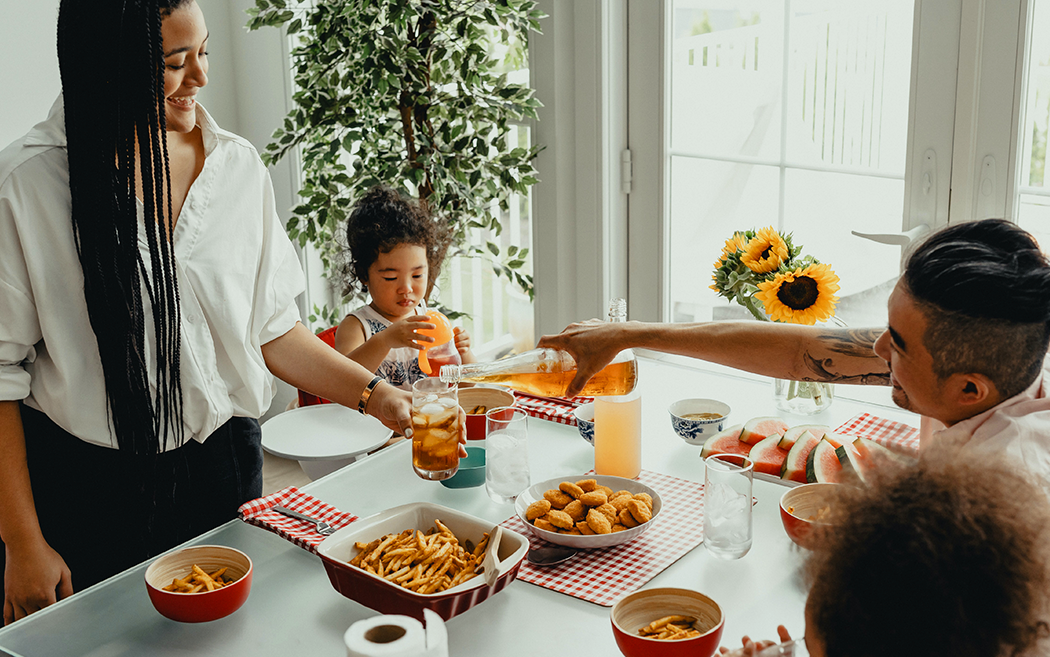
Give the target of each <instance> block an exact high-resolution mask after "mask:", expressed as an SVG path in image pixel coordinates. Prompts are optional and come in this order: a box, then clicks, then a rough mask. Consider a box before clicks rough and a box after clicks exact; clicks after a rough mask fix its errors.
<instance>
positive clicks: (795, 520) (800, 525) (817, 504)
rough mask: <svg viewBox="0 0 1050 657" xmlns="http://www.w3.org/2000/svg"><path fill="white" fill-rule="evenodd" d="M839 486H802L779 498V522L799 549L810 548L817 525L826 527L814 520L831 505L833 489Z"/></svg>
mask: <svg viewBox="0 0 1050 657" xmlns="http://www.w3.org/2000/svg"><path fill="white" fill-rule="evenodd" d="M838 485H839V484H829V483H816V484H803V485H801V486H796V487H794V488H789V489H788V490H787V491H785V492H784V494H783V495H781V496H780V520H781V522H783V523H784V531H786V532H787V535H788V537H789V538H790V539H791V540H792V541H794V543H795V545H798V546H799V547H804V548H809V547H810V546H811V534H812V533H813V529H814V528H815V527H817V526H818V525H826V524H827V523H825V522H818V521H817V520H815V519H812V520H811V518H815V517H816V515H817V514H818V513H819V512H820V510H821V509H824V508H827V507H828V506H829V505H830V504H831V499H832V495H833V494H834V491H835V487H836V486H838ZM789 509H790V510H789Z"/></svg>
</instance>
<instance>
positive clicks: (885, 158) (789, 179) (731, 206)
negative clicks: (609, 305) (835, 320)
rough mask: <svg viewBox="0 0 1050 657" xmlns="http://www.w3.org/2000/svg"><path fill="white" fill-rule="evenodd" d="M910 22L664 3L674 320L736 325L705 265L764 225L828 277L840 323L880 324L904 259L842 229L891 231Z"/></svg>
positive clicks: (803, 10) (837, 9)
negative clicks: (668, 36) (832, 275)
mask: <svg viewBox="0 0 1050 657" xmlns="http://www.w3.org/2000/svg"><path fill="white" fill-rule="evenodd" d="M788 7H790V15H789V16H788V9H787V8H788ZM913 12H914V1H913V0H876V1H874V2H866V3H843V2H841V1H839V0H793V1H792V2H790V3H787V2H785V1H784V0H675V2H674V3H673V12H672V19H671V20H673V26H672V30H673V42H672V45H671V48H672V56H671V60H672V64H671V74H670V89H669V92H668V93H669V106H670V108H671V131H670V144H669V149H668V150H669V157H670V169H671V175H670V186H671V194H670V197H671V204H670V217H669V221H668V225H669V230H668V239H669V240H670V242H669V247H668V249H669V253H670V259H669V260H670V262H669V272H668V275H669V279H668V280H669V281H670V283H669V287H670V301H671V317H670V319H673V320H678V321H683V320H691V319H694V318H695V319H699V320H703V319H709V318H711V317H712V316H713V317H714V318H716V319H718V318H720V317H732V316H746V314H745V312H746V311H743V309H741V308H738V307H735V306H728V307H727V304H728V302H726V301H725V300H723V299H718V297H717V296H716V295H715V294H714V292H712V291H710V290H708V289H707V285H708V281H709V279H710V271H711V269H712V266H711V265H712V264H713V263H714V261H715V260H716V259H717V257H718V255H719V253H720V251H721V248H722V245H723V243H724V241H725V239H726V238H727V237H729V236H730V235H731V234H732V233H733V231H735V230H744V229H749V228H759V227H762V226H769V225H772V226H774V227H776V228H777V229H778V230H781V231H784V232H793V233H794V235H795V243H796V244H803V245H804V246H805V250H804V251H803V254H804V255H813V256H814V257H816V258H818V259H820V260H821V261H822V262H828V263H831V264H832V265H833V267H834V268H835V269H836V272H837V273H838V274H839V276H840V277H841V279H842V282H841V285H842V292H841V294H840V296H842V297H843V303H842V305H841V306H840V316H841V317H842V319H844V320H845V321H847V322H848V323H850V324H851V325H861V324H871V323H875V324H878V323H883V322H885V299H886V296H887V295H888V289H889V288H890V287H892V284H890V285H886V283H887V281H892V279H894V278H895V276H896V275H897V272H898V268H899V250H898V249H896V248H894V247H889V246H886V245H881V244H875V243H872V242H867V241H865V240H862V239H861V238H858V237H855V236H853V235H852V234H851V232H850V231H852V230H858V231H861V232H870V233H895V232H899V231H900V230H901V217H902V212H903V209H904V171H905V162H906V149H907V140H908V107H909V95H910V80H911V50H912V29H913V24H912V23H913ZM786 16H787V20H785V17H786ZM785 39H786V40H787V41H786V46H785ZM785 53H787V61H786V62H785V59H784V57H785ZM847 254H848V257H847ZM698 269H699V270H702V271H698ZM700 274H702V276H699V278H700V279H701V280H702V281H703V285H702V286H700V285H697V284H696V281H697V280H698V275H700ZM698 287H699V288H702V289H697V288H698Z"/></svg>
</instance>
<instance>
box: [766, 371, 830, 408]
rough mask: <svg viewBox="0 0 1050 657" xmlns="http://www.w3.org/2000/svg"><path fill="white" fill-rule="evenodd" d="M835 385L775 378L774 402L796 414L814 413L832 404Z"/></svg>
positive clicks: (777, 405)
mask: <svg viewBox="0 0 1050 657" xmlns="http://www.w3.org/2000/svg"><path fill="white" fill-rule="evenodd" d="M834 398H835V386H834V384H831V383H821V382H814V381H788V380H786V379H773V404H774V405H775V406H776V407H777V408H779V409H780V410H782V411H787V412H788V413H794V414H795V415H813V414H815V413H819V412H821V411H823V410H824V409H826V408H828V407H829V406H831V402H832V400H834Z"/></svg>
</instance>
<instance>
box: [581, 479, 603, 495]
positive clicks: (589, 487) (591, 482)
mask: <svg viewBox="0 0 1050 657" xmlns="http://www.w3.org/2000/svg"><path fill="white" fill-rule="evenodd" d="M576 485H577V486H579V487H580V488H581V489H583V492H585V493H589V492H591V491H593V490H597V489H598V482H597V480H595V479H581V480H579V481H577V482H576Z"/></svg>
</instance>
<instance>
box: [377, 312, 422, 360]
mask: <svg viewBox="0 0 1050 657" xmlns="http://www.w3.org/2000/svg"><path fill="white" fill-rule="evenodd" d="M435 328H437V326H436V325H435V324H434V323H433V322H431V321H430V318H429V317H427V316H426V315H412V316H410V317H402V318H401V319H399V320H397V321H396V322H394V323H393V324H391V325H390V326H388V327H386V328H385V329H383V330H382V331H380V332H379V333H377V334H376V335H377V337H379V338H381V339H382V340H383V344H385V345H386V346H387V348H389V349H394V348H397V347H408V348H410V349H416V350H419V351H422V350H423V347H422V346H421V345H420V344H419V343H420V342H433V341H434V338H432V337H430V336H429V335H423V334H421V333H417V331H421V330H423V329H435Z"/></svg>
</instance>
